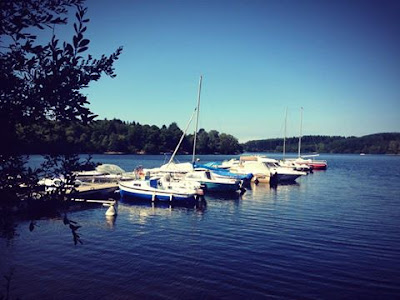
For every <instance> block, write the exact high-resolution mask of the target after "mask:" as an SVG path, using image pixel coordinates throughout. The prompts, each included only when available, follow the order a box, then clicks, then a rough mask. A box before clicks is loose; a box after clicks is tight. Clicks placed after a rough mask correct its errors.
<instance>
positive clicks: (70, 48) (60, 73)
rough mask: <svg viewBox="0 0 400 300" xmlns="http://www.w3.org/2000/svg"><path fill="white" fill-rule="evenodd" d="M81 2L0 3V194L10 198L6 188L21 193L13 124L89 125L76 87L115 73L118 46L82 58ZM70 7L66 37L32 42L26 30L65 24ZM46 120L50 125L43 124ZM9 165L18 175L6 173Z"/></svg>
mask: <svg viewBox="0 0 400 300" xmlns="http://www.w3.org/2000/svg"><path fill="white" fill-rule="evenodd" d="M83 2H84V1H83V0H15V1H1V2H0V14H1V16H0V17H1V18H0V47H1V48H0V82H1V85H0V97H1V98H0V127H1V128H2V130H1V131H0V140H1V141H2V144H3V145H4V147H1V148H0V184H1V185H0V193H5V194H7V195H8V196H10V192H12V193H13V194H14V196H15V198H18V197H19V193H20V192H21V191H20V190H18V187H19V186H20V185H21V180H22V178H24V177H25V176H24V174H25V173H26V172H27V170H26V169H25V168H24V163H23V158H22V157H21V156H20V154H21V150H22V149H21V147H20V145H21V141H20V140H18V137H17V134H16V133H17V127H18V126H20V125H21V126H27V125H29V124H33V123H35V124H41V125H42V126H43V127H45V128H46V129H47V130H48V131H50V132H53V131H54V128H57V127H58V128H60V127H61V128H65V127H67V126H68V125H71V124H73V123H76V122H78V123H85V124H87V123H90V122H91V121H92V120H93V119H94V118H95V117H96V115H94V114H93V113H92V112H91V111H90V109H89V108H88V107H87V105H88V104H89V102H88V99H87V97H86V96H85V95H84V94H83V93H82V89H83V88H85V87H88V86H89V83H90V82H92V81H96V80H98V79H99V78H100V77H101V76H102V75H103V74H105V75H108V76H110V77H115V73H114V68H113V64H114V62H115V61H116V60H117V59H118V58H119V56H120V54H121V51H122V48H118V49H117V50H116V51H115V52H114V53H112V54H111V55H110V56H105V55H102V56H101V57H100V58H99V59H94V58H93V57H92V56H91V55H88V56H87V57H86V58H84V57H83V56H82V55H83V53H84V52H86V51H87V50H88V47H89V43H90V41H89V40H88V39H86V38H84V33H85V31H86V29H87V27H86V24H87V23H88V22H89V19H87V18H86V13H87V9H86V8H83V7H82V4H83ZM72 6H75V7H76V10H77V12H76V14H75V17H76V22H75V24H74V30H75V34H74V36H73V38H72V41H71V42H69V43H68V42H63V43H62V44H61V43H60V41H59V40H58V39H57V37H56V36H55V35H53V37H52V38H51V41H50V42H49V43H47V44H45V45H41V44H38V43H37V38H36V36H35V35H33V34H32V31H33V30H45V29H51V28H54V26H59V25H62V24H66V20H67V18H66V15H67V12H68V9H69V8H71V7H72ZM48 120H51V121H53V122H51V123H49V122H48ZM49 124H50V125H52V126H51V127H46V126H47V125H49ZM54 124H56V125H57V126H54ZM57 134H59V132H57ZM59 137H62V136H60V135H59ZM66 142H67V140H66V135H65V136H64V137H63V140H60V145H66V144H67V143H66ZM68 146H71V145H68ZM74 150H75V149H74V148H73V147H56V148H55V149H54V151H55V152H58V153H64V154H68V155H71V153H74ZM55 157H57V156H55ZM51 161H52V162H55V160H51ZM68 161H73V159H70V160H68ZM10 162H13V166H11V165H10ZM13 167H14V171H15V172H16V173H17V174H18V176H16V175H15V174H14V173H15V172H14V173H13V172H11V171H10V170H13Z"/></svg>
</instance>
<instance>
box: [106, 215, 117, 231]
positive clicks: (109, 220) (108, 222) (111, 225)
mask: <svg viewBox="0 0 400 300" xmlns="http://www.w3.org/2000/svg"><path fill="white" fill-rule="evenodd" d="M105 217H106V226H107V228H109V229H114V227H115V221H116V220H117V216H116V215H115V216H107V215H106V216H105Z"/></svg>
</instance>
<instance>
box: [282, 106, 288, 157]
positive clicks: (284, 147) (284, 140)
mask: <svg viewBox="0 0 400 300" xmlns="http://www.w3.org/2000/svg"><path fill="white" fill-rule="evenodd" d="M286 123H287V107H286V110H285V132H284V137H283V159H285V154H286Z"/></svg>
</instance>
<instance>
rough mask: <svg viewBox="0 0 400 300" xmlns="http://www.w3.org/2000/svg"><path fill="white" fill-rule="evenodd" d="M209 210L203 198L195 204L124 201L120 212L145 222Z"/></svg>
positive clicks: (201, 213) (134, 220) (136, 221)
mask: <svg viewBox="0 0 400 300" xmlns="http://www.w3.org/2000/svg"><path fill="white" fill-rule="evenodd" d="M206 210H207V201H206V200H205V199H204V198H203V199H201V200H199V201H197V202H196V203H195V205H194V206H192V205H191V206H184V205H174V204H170V203H162V202H137V203H132V202H122V203H121V204H120V205H119V214H120V215H124V216H125V217H126V218H127V219H128V220H129V221H130V222H132V223H139V224H145V223H147V222H148V221H149V220H151V219H152V218H153V217H155V216H157V217H160V216H161V217H167V218H171V217H176V216H177V215H179V214H180V213H183V212H186V213H193V214H194V215H197V216H202V215H203V214H204V213H205V212H206Z"/></svg>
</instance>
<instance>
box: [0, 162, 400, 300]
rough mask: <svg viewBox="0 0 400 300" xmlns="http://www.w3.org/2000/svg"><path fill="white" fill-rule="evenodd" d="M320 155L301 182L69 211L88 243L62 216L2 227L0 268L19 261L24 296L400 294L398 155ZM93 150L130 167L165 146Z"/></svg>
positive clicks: (16, 282)
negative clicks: (10, 230) (189, 203)
mask: <svg viewBox="0 0 400 300" xmlns="http://www.w3.org/2000/svg"><path fill="white" fill-rule="evenodd" d="M200 158H201V161H203V162H207V161H219V160H223V159H225V158H229V157H225V156H200ZM321 158H323V159H327V160H328V163H329V167H328V170H327V171H319V172H317V171H316V172H314V173H313V174H310V175H308V176H304V177H302V178H299V179H298V183H297V184H294V185H281V186H278V187H276V188H270V187H269V185H266V184H259V185H257V186H256V185H252V186H251V189H248V191H247V192H246V193H245V194H244V195H243V196H237V197H234V196H230V197H218V196H208V195H207V196H206V202H207V205H206V206H205V207H201V208H185V207H174V208H169V207H157V206H156V207H152V206H151V205H150V204H149V205H134V204H124V203H122V204H120V206H119V214H118V216H117V217H116V218H106V216H105V211H106V208H103V207H102V208H95V209H89V210H84V211H78V212H74V213H71V214H69V218H70V219H72V220H74V221H77V222H78V223H79V225H81V226H82V228H80V229H79V232H80V234H81V238H82V241H83V242H84V244H83V245H77V246H74V244H73V241H72V236H71V231H70V230H69V229H68V228H67V227H66V226H65V225H64V224H63V222H62V220H59V219H50V220H39V221H38V222H37V224H38V227H37V228H35V230H34V231H33V232H30V231H29V222H23V223H20V224H18V227H17V232H18V236H15V237H14V238H13V239H11V240H5V239H0V253H1V257H0V275H6V274H8V273H9V272H10V270H13V276H12V280H11V296H12V297H13V298H17V297H19V298H21V299H327V298H329V299H377V298H379V299H396V298H397V299H399V297H400V184H399V182H400V157H398V156H379V155H366V156H357V155H324V156H321ZM180 159H181V161H185V160H189V159H190V157H189V156H181V157H180ZM40 160H41V158H40V157H33V158H32V161H31V163H32V164H33V165H35V164H37V163H38V162H39V161H40ZM94 160H95V161H101V162H103V163H114V164H117V165H119V166H120V167H122V168H124V169H125V170H132V169H133V168H134V167H135V166H137V165H139V164H140V165H143V166H145V167H153V166H158V165H160V164H161V163H162V162H163V161H164V157H163V156H135V155H132V156H105V155H104V156H102V155H96V156H94ZM3 283H4V284H5V280H4V279H3V276H1V279H0V295H1V294H2V293H3V294H4V291H5V289H4V288H3V287H4V284H3Z"/></svg>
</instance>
